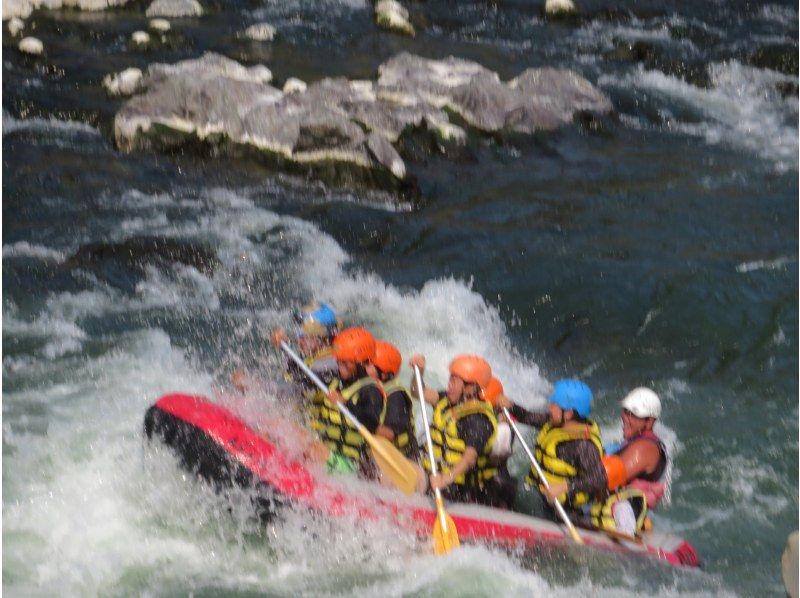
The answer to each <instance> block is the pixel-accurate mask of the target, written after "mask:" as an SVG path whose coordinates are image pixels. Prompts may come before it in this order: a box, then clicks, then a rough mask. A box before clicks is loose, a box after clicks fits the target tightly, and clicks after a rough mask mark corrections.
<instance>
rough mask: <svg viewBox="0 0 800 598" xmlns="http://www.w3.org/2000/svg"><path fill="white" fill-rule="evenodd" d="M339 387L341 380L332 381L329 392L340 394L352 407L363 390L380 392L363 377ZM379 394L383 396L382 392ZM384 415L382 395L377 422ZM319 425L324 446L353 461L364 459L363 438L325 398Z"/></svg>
mask: <svg viewBox="0 0 800 598" xmlns="http://www.w3.org/2000/svg"><path fill="white" fill-rule="evenodd" d="M341 385H342V382H341V380H338V379H337V380H334V381H333V382H332V383H331V385H330V390H332V391H333V390H338V391H339V392H341V393H342V396H343V397H344V400H345V401H346V402H349V403H351V404H352V405H357V404H358V400H359V393H360V392H361V391H362V390H363V389H364V388H367V387H368V386H374V387H375V388H377V389H378V390H381V387H380V386H379V385H378V383H377V382H376V381H375V380H374V379H373V378H370V377H369V376H364V377H363V378H361V379H359V380H357V381H356V382H354V383H353V384H351V385H350V386H348V387H347V388H344V389H342V388H341ZM381 394H382V395H383V391H381ZM385 415H386V396H385V395H384V396H383V407H382V408H381V414H380V419H379V421H383V418H384V417H385ZM319 423H320V425H321V430H320V436H321V437H322V442H323V443H324V444H325V446H327V447H328V448H329V449H331V450H334V451H337V452H339V453H341V454H343V455H345V456H346V457H349V458H351V459H354V460H361V459H362V458H363V457H364V455H365V450H366V443H365V441H364V437H363V436H362V435H361V434H360V433H359V432H358V430H357V429H356V428H355V427H354V426H353V425H352V424H351V423H350V422H349V421H347V418H346V417H344V416H343V415H342V414H341V412H340V411H339V409H338V407H336V405H334V404H333V403H332V402H331V401H329V400H328V398H327V397H324V398H323V400H322V404H321V405H320V411H319Z"/></svg>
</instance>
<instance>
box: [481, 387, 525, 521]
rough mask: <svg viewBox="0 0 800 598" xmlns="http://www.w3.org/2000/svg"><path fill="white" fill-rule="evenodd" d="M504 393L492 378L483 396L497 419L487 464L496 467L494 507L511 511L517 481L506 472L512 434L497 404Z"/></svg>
mask: <svg viewBox="0 0 800 598" xmlns="http://www.w3.org/2000/svg"><path fill="white" fill-rule="evenodd" d="M504 393H505V391H504V389H503V383H502V382H500V380H499V379H498V378H495V377H493V378H492V379H491V381H490V382H489V385H488V386H487V387H486V390H484V393H483V395H484V399H485V400H486V401H487V402H488V403H489V404H490V405H491V406H492V408H493V409H494V412H495V417H497V436H496V437H495V440H494V444H493V445H492V453H491V455H490V456H489V462H490V463H492V464H493V465H496V466H497V475H496V476H495V477H494V478H492V481H491V484H492V485H493V486H495V488H494V494H495V495H496V496H497V497H498V498H499V502H498V504H497V505H496V506H499V507H501V508H504V509H513V508H514V503H515V502H516V497H517V480H516V479H515V478H514V477H513V476H512V475H511V473H510V472H509V471H508V459H509V458H510V457H511V451H512V448H513V444H514V434H513V433H512V432H511V426H510V425H509V423H508V421H507V420H506V416H505V414H504V413H503V412H502V407H501V406H500V405H498V404H497V400H498V397H500V396H503V395H504Z"/></svg>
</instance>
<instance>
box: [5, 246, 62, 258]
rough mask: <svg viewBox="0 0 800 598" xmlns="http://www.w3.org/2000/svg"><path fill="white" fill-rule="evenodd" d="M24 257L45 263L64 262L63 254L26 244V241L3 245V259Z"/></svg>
mask: <svg viewBox="0 0 800 598" xmlns="http://www.w3.org/2000/svg"><path fill="white" fill-rule="evenodd" d="M24 257H27V258H34V259H38V260H45V261H55V262H62V261H64V253H63V252H61V251H56V250H55V249H50V248H49V247H45V246H44V245H37V244H36V243H28V242H27V241H17V242H16V243H12V244H11V245H3V259H6V258H24Z"/></svg>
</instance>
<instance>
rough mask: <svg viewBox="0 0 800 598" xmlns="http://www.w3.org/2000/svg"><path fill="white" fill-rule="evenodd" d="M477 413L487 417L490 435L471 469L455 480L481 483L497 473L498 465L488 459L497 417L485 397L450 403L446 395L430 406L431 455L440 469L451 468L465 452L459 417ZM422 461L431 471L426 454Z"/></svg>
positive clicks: (457, 482)
mask: <svg viewBox="0 0 800 598" xmlns="http://www.w3.org/2000/svg"><path fill="white" fill-rule="evenodd" d="M475 414H480V415H483V416H485V417H486V418H488V420H489V421H490V422H491V424H492V435H491V436H490V437H489V441H488V442H487V443H486V446H484V447H483V452H482V453H479V454H478V461H477V463H476V464H475V467H473V468H472V469H471V470H470V471H468V472H467V473H466V474H461V475H460V476H458V477H456V479H455V480H453V481H454V483H456V484H459V485H465V484H466V485H470V486H474V487H479V488H481V487H483V485H484V483H485V482H486V481H488V480H490V479H492V478H493V477H494V476H495V475H496V474H497V468H496V467H494V466H493V465H491V464H490V463H489V455H490V454H491V452H492V445H493V444H494V439H495V436H497V418H496V417H495V415H494V410H493V409H492V406H491V405H490V404H489V403H487V402H486V401H480V400H477V399H472V400H468V401H463V402H461V403H459V404H458V405H455V406H451V405H450V401H449V400H448V399H447V397H444V398H442V399H441V400H440V401H439V402H438V403H437V404H436V406H435V407H434V408H433V421H432V422H431V440H433V456H434V458H435V459H436V465H437V467H438V468H439V472H440V473H447V472H448V471H450V470H451V469H452V468H453V467H454V466H455V465H456V464H457V463H458V462H459V461H461V458H462V457H463V456H464V451H465V450H467V446H466V444H465V443H464V440H463V439H462V438H461V437H460V436H459V435H458V426H457V425H456V424H457V423H458V421H459V420H460V419H461V418H463V417H466V416H468V415H475ZM422 465H423V466H424V467H425V469H426V470H427V471H431V462H430V459H429V458H428V456H427V455H426V456H425V457H424V458H423V460H422Z"/></svg>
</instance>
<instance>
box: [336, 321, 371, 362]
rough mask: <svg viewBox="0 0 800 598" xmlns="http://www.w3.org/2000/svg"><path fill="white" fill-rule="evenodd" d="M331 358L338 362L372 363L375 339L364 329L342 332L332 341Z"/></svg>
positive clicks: (351, 329) (350, 329) (349, 329)
mask: <svg viewBox="0 0 800 598" xmlns="http://www.w3.org/2000/svg"><path fill="white" fill-rule="evenodd" d="M333 356H334V357H335V358H336V359H338V360H340V361H355V362H356V363H365V362H367V361H372V359H373V358H374V357H375V339H374V338H373V336H372V334H370V332H369V330H367V329H366V328H347V329H346V330H342V331H341V332H340V333H339V334H337V335H336V338H334V339H333Z"/></svg>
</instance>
